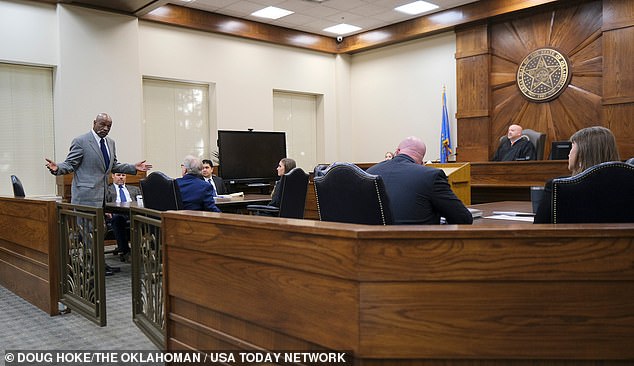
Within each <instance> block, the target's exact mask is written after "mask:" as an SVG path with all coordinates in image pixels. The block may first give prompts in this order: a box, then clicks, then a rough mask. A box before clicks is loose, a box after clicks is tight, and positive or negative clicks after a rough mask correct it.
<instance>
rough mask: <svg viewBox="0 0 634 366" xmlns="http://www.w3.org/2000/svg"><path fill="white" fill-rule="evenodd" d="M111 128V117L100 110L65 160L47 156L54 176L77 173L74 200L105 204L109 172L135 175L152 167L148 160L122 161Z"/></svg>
mask: <svg viewBox="0 0 634 366" xmlns="http://www.w3.org/2000/svg"><path fill="white" fill-rule="evenodd" d="M111 128H112V118H110V116H109V115H107V114H106V113H99V114H98V115H97V117H96V118H95V120H94V121H93V125H92V131H90V132H88V133H85V134H83V135H81V136H78V137H76V138H75V139H73V142H72V143H71V145H70V151H69V152H68V156H66V160H64V162H61V163H55V162H54V161H52V160H50V159H46V167H47V168H48V170H50V172H51V173H52V174H53V175H63V174H69V173H73V172H74V173H75V176H74V177H73V184H72V186H71V195H72V196H71V203H73V204H77V205H86V206H93V207H103V206H104V204H105V202H106V188H107V187H108V174H109V173H110V172H112V173H125V174H132V175H135V174H136V172H137V170H138V171H142V172H145V171H148V170H149V169H151V168H152V164H149V163H146V162H145V160H143V161H140V162H138V163H136V164H126V163H119V162H118V161H117V153H116V149H115V144H114V140H113V139H111V138H109V137H107V135H108V133H109V132H110V129H111Z"/></svg>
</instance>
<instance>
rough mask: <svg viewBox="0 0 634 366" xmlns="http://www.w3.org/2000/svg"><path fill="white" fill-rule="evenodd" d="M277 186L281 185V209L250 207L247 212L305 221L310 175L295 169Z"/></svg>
mask: <svg viewBox="0 0 634 366" xmlns="http://www.w3.org/2000/svg"><path fill="white" fill-rule="evenodd" d="M277 184H280V185H281V186H280V189H281V199H280V207H276V206H269V205H248V206H247V210H249V212H251V213H254V214H265V215H268V216H279V217H286V218H293V219H303V218H304V207H305V205H306V191H307V190H308V174H306V173H305V172H304V171H303V170H302V169H301V168H293V169H292V170H291V171H290V172H288V173H286V174H284V175H283V176H282V177H281V178H280V181H279V182H278V183H277Z"/></svg>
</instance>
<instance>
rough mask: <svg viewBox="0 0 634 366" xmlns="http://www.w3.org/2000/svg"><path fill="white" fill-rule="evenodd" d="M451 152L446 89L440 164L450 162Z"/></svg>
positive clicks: (443, 94)
mask: <svg viewBox="0 0 634 366" xmlns="http://www.w3.org/2000/svg"><path fill="white" fill-rule="evenodd" d="M451 154H453V152H452V151H451V130H450V129H449V116H448V115H447V96H446V95H445V89H444V88H443V91H442V127H441V128H440V162H441V163H446V162H447V161H449V155H451Z"/></svg>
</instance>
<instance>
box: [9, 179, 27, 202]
mask: <svg viewBox="0 0 634 366" xmlns="http://www.w3.org/2000/svg"><path fill="white" fill-rule="evenodd" d="M11 184H12V185H13V195H14V196H15V197H24V196H25V194H24V187H23V186H22V182H21V181H20V178H18V177H17V176H15V175H11Z"/></svg>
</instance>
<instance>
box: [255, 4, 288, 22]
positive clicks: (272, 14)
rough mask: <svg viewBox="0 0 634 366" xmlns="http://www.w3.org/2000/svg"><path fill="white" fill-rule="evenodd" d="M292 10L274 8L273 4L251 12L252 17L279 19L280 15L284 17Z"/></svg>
mask: <svg viewBox="0 0 634 366" xmlns="http://www.w3.org/2000/svg"><path fill="white" fill-rule="evenodd" d="M293 13H294V12H292V11H290V10H286V9H282V8H276V7H275V6H268V7H266V8H264V9H260V10H258V11H256V12H253V13H251V15H253V16H254V17H259V18H268V19H279V18H281V17H285V16H287V15H291V14H293Z"/></svg>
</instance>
